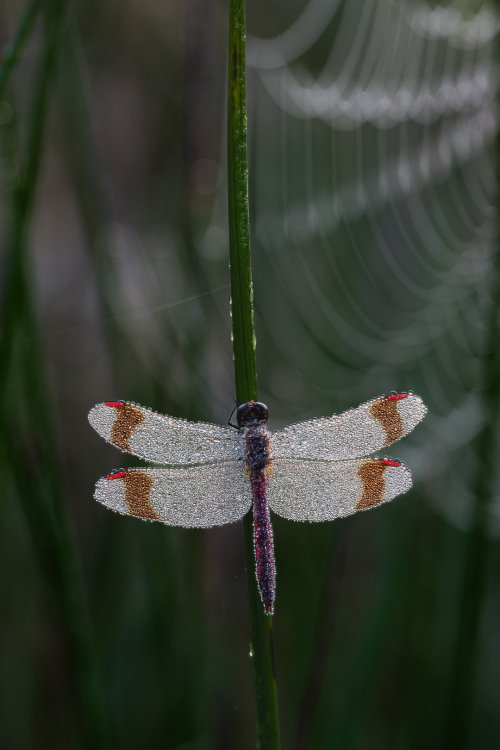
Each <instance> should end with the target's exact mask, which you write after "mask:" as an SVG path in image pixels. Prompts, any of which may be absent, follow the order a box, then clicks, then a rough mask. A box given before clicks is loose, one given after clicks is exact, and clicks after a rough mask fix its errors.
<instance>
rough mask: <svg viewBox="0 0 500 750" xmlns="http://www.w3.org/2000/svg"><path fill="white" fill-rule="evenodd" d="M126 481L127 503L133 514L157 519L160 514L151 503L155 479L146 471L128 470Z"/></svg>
mask: <svg viewBox="0 0 500 750" xmlns="http://www.w3.org/2000/svg"><path fill="white" fill-rule="evenodd" d="M123 481H124V483H125V503H126V505H127V511H128V513H130V515H131V516H138V517H139V518H147V519H148V520H149V521H157V520H158V514H157V513H156V511H155V509H154V508H153V506H152V504H151V490H152V487H153V480H152V479H151V477H150V476H149V474H147V473H146V472H145V471H127V473H126V475H125V477H124V478H123Z"/></svg>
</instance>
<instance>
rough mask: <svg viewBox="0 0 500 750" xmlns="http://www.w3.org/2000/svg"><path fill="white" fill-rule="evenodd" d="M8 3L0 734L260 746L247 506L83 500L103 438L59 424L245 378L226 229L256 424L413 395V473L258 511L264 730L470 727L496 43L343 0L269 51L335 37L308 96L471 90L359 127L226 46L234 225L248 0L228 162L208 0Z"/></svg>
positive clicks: (491, 681) (492, 697)
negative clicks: (298, 99) (324, 504)
mask: <svg viewBox="0 0 500 750" xmlns="http://www.w3.org/2000/svg"><path fill="white" fill-rule="evenodd" d="M320 5H321V3H318V4H317V7H318V8H319V6H320ZM18 6H19V4H18V3H13V2H11V3H8V4H7V5H6V7H5V8H3V9H2V11H1V16H0V22H1V25H2V42H3V44H4V45H7V46H6V47H5V46H4V49H6V50H7V51H6V53H5V55H4V58H3V62H2V67H1V68H0V167H1V169H0V175H1V176H0V190H1V193H0V199H1V200H0V214H1V219H2V221H1V227H2V228H1V235H2V248H3V250H4V252H3V253H2V254H1V259H0V264H1V265H0V268H1V282H0V295H1V296H0V311H1V315H2V321H1V330H0V387H1V393H2V397H1V403H0V414H1V416H2V424H1V427H2V429H1V438H0V462H1V466H2V478H3V485H2V490H1V491H0V511H1V516H0V590H1V591H2V600H1V604H0V643H1V645H0V649H1V658H0V719H1V721H0V746H1V747H2V748H4V747H5V748H9V750H10V748H16V750H28V749H29V750H31V749H32V748H36V749H37V750H39V749H40V750H44V749H45V748H47V749H48V748H50V750H59V749H60V750H66V748H68V747H70V748H98V747H106V748H108V747H119V748H120V750H128V748H130V749H132V748H136V747H154V748H157V747H165V748H169V749H170V748H172V749H176V750H188V749H189V750H215V749H217V750H221V749H222V750H224V749H225V748H228V749H230V750H233V748H236V747H237V748H238V749H239V748H241V750H249V749H250V748H252V747H254V746H255V740H256V736H257V732H256V725H257V721H256V709H255V693H254V682H253V674H252V669H253V666H254V665H255V662H256V661H257V658H259V657H258V651H257V649H256V648H255V647H254V659H253V662H252V659H251V658H250V657H249V651H250V632H251V628H250V623H251V614H253V617H254V627H257V631H256V632H257V635H258V634H259V633H260V637H261V642H262V644H263V645H264V650H265V649H268V648H269V646H270V640H269V637H268V635H269V634H268V632H267V628H268V625H269V621H268V620H267V619H266V618H264V617H263V616H262V614H261V606H260V601H259V600H258V597H257V594H256V591H255V586H254V583H253V578H252V575H250V577H249V582H250V592H251V596H252V597H253V600H252V602H251V608H250V609H249V605H248V593H247V580H246V575H245V568H247V567H249V565H250V561H251V560H252V552H253V550H252V548H251V537H250V533H249V522H248V521H247V523H246V530H245V539H246V545H247V548H246V549H245V544H244V542H243V539H242V527H241V525H238V524H237V525H234V526H230V527H227V528H220V529H214V530H209V531H207V532H202V531H188V530H182V529H170V528H166V527H162V526H160V525H155V524H146V523H140V522H137V521H134V520H131V519H127V518H122V517H118V516H115V515H114V514H111V513H109V512H107V511H105V510H104V509H102V508H101V507H99V506H97V505H96V504H95V503H94V502H93V500H92V493H93V485H94V482H95V480H96V479H97V478H98V477H99V476H102V475H103V474H105V473H107V472H109V471H110V470H111V469H113V468H117V467H119V466H120V465H123V464H125V463H126V462H127V461H128V459H127V458H126V457H124V456H122V455H119V454H118V452H117V451H115V450H113V449H112V448H110V447H109V446H106V445H105V444H104V443H103V442H102V441H101V440H100V439H99V438H98V437H97V436H96V435H95V434H94V433H93V432H92V431H91V429H90V428H89V426H88V424H87V422H86V414H87V411H88V409H89V408H90V407H91V406H92V405H93V404H94V403H96V402H97V401H101V400H103V399H105V398H125V399H130V400H135V401H137V402H140V403H144V404H147V405H150V406H152V407H154V408H156V409H158V410H160V411H164V412H166V413H170V414H174V415H177V416H183V417H187V418H191V419H203V420H210V421H215V422H220V423H225V422H226V420H227V418H228V416H229V414H230V412H231V409H232V407H233V398H237V399H238V400H244V399H247V398H250V397H253V396H255V395H256V393H257V391H256V379H255V370H256V367H255V352H254V346H253V322H252V311H251V295H250V285H249V282H250V279H251V275H252V274H251V268H250V257H249V253H248V251H249V237H250V236H251V239H252V266H253V280H254V293H255V327H256V330H257V341H258V347H257V369H258V373H259V379H258V382H259V391H258V395H259V398H260V399H262V400H263V401H265V402H266V403H267V404H268V406H269V408H270V413H271V420H270V425H269V426H270V429H276V428H278V427H280V426H282V425H284V424H287V423H290V422H293V421H296V420H299V419H305V418H310V417H313V416H320V415H324V414H330V413H333V412H338V411H342V410H343V409H345V408H348V407H350V406H354V405H356V404H357V403H359V402H361V401H363V400H365V399H368V398H370V397H372V396H375V395H377V394H380V393H384V392H387V391H389V390H391V389H405V388H413V389H414V390H415V391H417V392H419V393H420V394H421V395H422V396H423V397H424V399H425V400H426V401H427V402H428V405H429V408H430V413H429V416H428V417H427V418H426V420H425V422H424V423H423V424H422V426H421V427H419V428H418V430H416V431H415V433H414V434H412V435H411V436H410V437H409V438H408V439H407V440H405V442H404V443H403V444H401V446H399V445H398V446H397V447H396V448H395V449H391V454H392V455H395V456H397V457H401V458H403V459H404V460H405V461H406V463H408V464H409V465H410V466H411V467H412V469H413V470H414V474H415V487H414V488H413V490H412V491H411V493H409V494H408V495H407V496H405V497H404V498H402V499H400V500H398V501H396V502H394V503H392V504H391V505H389V506H387V507H384V508H381V509H380V510H377V511H373V512H369V513H364V514H361V515H360V516H357V517H353V518H350V519H346V520H344V521H342V522H338V523H333V524H316V525H315V524H298V523H295V524H294V523H289V522H287V521H284V520H282V519H279V518H275V519H274V533H275V541H276V553H277V569H278V578H277V586H278V591H277V610H276V615H275V617H274V624H273V627H274V633H273V641H274V649H275V653H274V667H275V670H276V675H277V680H278V685H279V692H280V717H281V727H282V734H283V746H284V747H287V748H293V750H305V749H306V748H307V750H309V749H310V750H323V748H334V749H337V748H338V749H339V750H361V749H363V750H364V748H367V747H369V748H370V750H378V749H379V748H380V750H382V749H383V750H386V748H391V749H392V748H397V750H417V748H422V747H425V748H429V750H443V748H446V749H448V748H450V750H457V748H459V747H460V748H468V749H470V750H472V749H474V750H490V748H492V747H494V746H495V744H496V743H497V737H498V734H499V731H500V724H499V716H500V712H499V710H498V685H497V681H498V671H499V667H500V659H499V650H498V632H499V628H500V596H499V587H498V583H497V582H498V579H499V574H500V569H499V558H498V554H497V538H498V521H497V519H498V507H497V502H498V500H497V496H498V491H497V488H498V477H497V471H496V463H497V461H496V456H497V454H498V439H497V438H498V435H497V433H498V404H499V396H498V383H499V382H500V379H499V368H498V345H497V341H498V330H497V327H498V315H497V308H498V305H497V302H498V284H499V275H498V262H497V261H498V257H497V253H496V252H495V250H496V242H497V241H498V240H497V234H498V232H497V228H496V210H497V207H496V202H497V198H496V195H495V181H496V177H495V175H494V169H493V167H492V165H493V162H494V158H495V151H496V149H497V146H496V145H494V135H493V133H494V128H493V129H491V128H489V129H488V127H489V126H488V122H490V121H489V120H488V113H489V114H490V115H491V100H492V93H491V88H488V85H486V84H484V86H483V83H484V81H483V79H480V80H479V83H478V82H477V81H476V79H474V75H475V74H476V73H478V72H481V71H486V73H487V74H489V75H492V71H494V70H495V68H494V66H493V54H492V49H491V44H489V43H488V42H485V43H484V45H483V46H481V47H478V48H477V49H475V48H474V49H467V47H466V46H463V45H462V46H460V44H459V43H458V42H459V40H458V42H457V43H456V44H455V45H453V44H451V43H450V44H448V41H447V37H443V38H439V39H437V41H436V40H434V41H433V40H431V41H429V40H427V41H425V42H422V43H421V42H419V39H420V37H418V34H417V33H416V32H415V31H413V32H411V33H410V31H408V29H409V28H410V26H409V25H408V23H407V22H406V21H407V19H406V16H405V15H404V14H403V12H402V11H401V12H399V11H397V12H396V9H392V10H391V12H390V13H386V14H385V15H384V12H385V11H384V10H383V8H384V7H385V8H387V6H386V5H385V6H383V5H382V3H379V2H377V3H373V4H362V3H351V4H347V3H345V4H341V5H340V6H339V9H338V12H337V13H336V14H334V15H333V16H332V17H331V18H329V19H326V17H325V19H326V20H325V21H324V28H320V29H319V32H318V34H319V35H318V36H317V38H316V39H313V36H314V35H313V34H312V32H311V35H310V37H309V41H308V42H307V45H306V48H304V49H303V51H302V53H301V54H300V55H299V57H298V58H297V61H295V62H294V63H293V64H292V68H291V69H292V70H293V71H294V73H296V74H297V79H298V80H299V81H300V82H302V83H305V84H307V83H308V80H309V79H307V77H304V78H302V77H301V76H302V73H303V71H304V70H307V71H308V74H313V75H318V74H319V73H320V72H321V71H322V70H323V69H324V67H325V65H326V66H328V65H330V67H329V68H327V69H328V76H327V80H326V83H331V82H332V81H335V82H336V83H337V84H338V88H336V89H335V90H333V89H332V90H328V89H327V97H326V101H327V104H328V106H329V107H330V106H331V107H334V105H336V103H338V101H339V100H340V98H341V97H342V96H344V97H348V96H349V95H350V94H349V92H350V91H351V90H353V88H354V87H355V85H356V83H359V86H360V88H361V89H362V90H365V89H366V90H367V91H368V92H370V91H371V90H372V89H371V88H370V87H371V85H372V80H373V81H374V82H375V84H377V85H379V88H380V85H384V86H386V87H387V90H388V91H389V92H390V94H391V95H390V97H389V98H390V99H391V101H393V102H395V101H397V100H398V99H397V96H396V93H395V92H396V91H397V89H398V87H399V86H400V85H402V84H401V81H403V82H404V81H410V82H411V81H414V82H416V83H415V86H416V88H415V90H413V94H412V95H413V96H414V97H415V98H416V96H417V94H418V91H419V90H420V89H419V87H420V88H422V87H424V88H425V87H426V86H428V87H429V89H430V90H431V91H435V90H439V86H440V85H441V83H442V82H443V81H446V82H447V84H450V83H451V84H453V83H456V82H457V81H459V80H460V76H463V77H464V79H465V80H466V81H469V83H470V86H469V89H470V90H469V89H467V87H466V86H465V87H462V89H461V92H462V93H461V95H463V96H465V97H466V96H467V95H468V94H467V91H469V93H470V91H472V92H474V96H476V97H477V99H476V100H474V101H473V100H472V99H469V100H468V103H467V102H465V101H464V102H462V103H461V104H460V103H459V104H457V105H456V107H455V109H454V110H453V108H448V109H446V106H447V105H446V102H447V101H452V102H454V101H458V100H454V99H453V97H452V96H451V95H450V94H449V89H446V88H445V89H442V90H441V93H442V97H441V99H440V101H441V102H442V104H443V108H444V109H443V112H442V113H441V114H438V115H435V117H429V118H427V119H426V118H425V117H421V118H420V119H419V117H408V118H407V119H403V120H401V121H400V122H398V121H397V120H394V121H393V122H392V123H391V122H385V123H382V124H381V123H380V122H378V121H377V119H376V115H373V117H372V118H371V119H370V118H368V119H367V120H366V122H364V123H360V124H358V125H356V126H355V125H354V124H353V123H352V122H347V124H346V121H342V122H341V121H336V120H334V121H333V122H330V121H329V119H328V116H326V117H325V118H323V119H321V117H312V116H311V114H310V113H309V114H308V115H307V116H302V115H301V114H300V113H299V112H295V113H294V114H292V115H290V114H287V113H286V112H285V111H284V109H280V106H278V105H279V104H281V106H282V107H284V105H285V101H284V97H285V89H284V88H278V92H279V97H278V99H279V101H278V102H276V101H275V100H274V99H273V96H272V92H273V89H272V85H271V84H272V78H266V76H265V75H264V74H263V73H259V72H258V71H257V70H256V69H255V68H252V67H251V69H250V70H249V73H248V78H247V98H248V104H249V121H248V133H249V175H250V222H251V226H250V229H251V231H250V232H248V227H247V215H248V214H247V202H246V188H245V181H246V166H245V165H246V154H244V153H243V152H242V151H241V150H239V149H241V148H242V145H243V143H244V135H245V127H246V126H245V113H244V109H243V108H242V107H241V104H242V101H241V95H242V88H241V86H239V87H238V86H237V84H238V82H239V83H240V84H241V83H242V79H241V75H242V70H243V69H242V63H243V57H242V47H241V43H242V37H241V33H239V32H241V30H242V27H241V22H242V17H240V18H238V17H236V21H237V23H236V24H235V25H234V26H233V28H232V32H233V35H234V36H233V37H232V39H233V43H234V44H235V46H233V45H232V46H231V47H230V50H233V52H230V55H229V66H230V68H229V70H230V72H231V73H232V74H233V75H231V76H230V82H232V84H233V85H236V88H233V89H232V88H231V87H230V93H229V100H230V103H232V104H233V105H234V106H232V107H230V108H229V134H230V135H232V136H233V137H232V138H229V146H230V148H229V154H228V158H229V167H230V169H229V185H226V184H225V174H226V167H227V164H226V161H225V159H226V157H225V148H224V143H225V134H224V130H225V112H226V109H225V107H226V104H227V102H226V100H225V91H226V89H225V76H226V73H227V70H226V62H227V36H228V11H229V4H225V3H224V4H218V3H207V2H204V1H203V0H190V1H189V2H185V3H181V2H179V3H175V2H169V3H163V4H161V3H149V4H144V3H128V4H123V3H113V2H111V3H97V2H94V0H91V1H90V2H85V3H83V2H79V3H76V4H68V5H67V7H66V4H65V3H63V2H61V1H60V0H49V1H48V2H45V3H38V2H29V1H28V2H27V4H26V6H25V7H24V8H23V7H18ZM305 6H306V3H305V2H302V3H299V2H286V3H285V2H284V1H283V2H277V3H273V4H269V3H263V2H260V1H258V2H256V3H251V4H249V7H248V12H249V27H250V31H251V32H252V33H253V34H255V35H258V36H260V37H272V36H274V35H275V34H279V33H280V32H281V31H283V30H284V29H286V28H288V27H289V26H290V25H291V24H292V23H293V22H294V21H295V20H296V19H297V18H298V17H299V16H300V13H301V11H302V10H303V8H304V7H305ZM327 6H328V4H327V3H325V4H323V7H324V8H326V7H327ZM232 7H233V10H234V9H237V10H239V12H242V5H241V4H240V3H238V2H236V0H232ZM332 8H333V3H332ZM381 13H382V15H380V14H381ZM381 18H383V23H381V22H380V19H381ZM311 28H312V27H311ZM395 30H396V31H397V33H394V32H395ZM410 30H411V29H410ZM290 39H292V40H293V36H292V37H288V42H286V39H285V42H286V43H285V42H284V47H283V49H284V50H285V52H286V50H290V49H291V47H290V44H291V42H290ZM305 39H306V37H305V36H304V35H299V36H298V37H296V38H295V43H296V44H299V46H300V44H301V43H302V42H303V40H305ZM297 40H298V41H297ZM455 41H456V40H455ZM287 44H288V47H287ZM419 45H420V46H419ZM332 48H333V49H335V51H336V54H335V55H334V56H333V57H332V58H331V61H330V63H329V62H328V60H329V54H330V51H331V49H332ZM478 50H480V51H478ZM235 53H236V54H235ZM264 53H265V50H264V48H262V50H261V52H260V55H261V57H260V58H259V60H260V62H261V63H262V61H263V60H264ZM248 60H249V63H250V66H252V65H255V64H256V63H255V47H254V41H252V39H250V43H249V49H248ZM231 66H233V67H231ZM276 70H279V68H277V69H276ZM493 77H494V75H493ZM481 81H483V83H482V82H481ZM280 85H281V84H280ZM231 91H232V92H233V93H232V94H231ZM447 91H448V94H447V93H446V92H447ZM482 94H484V95H482ZM238 97H240V98H239V99H238ZM280 97H281V99H280ZM380 98H381V96H380ZM361 100H362V98H361ZM361 100H360V99H359V97H358V98H357V99H356V104H357V106H358V107H359V106H361V105H360V104H359V102H360V101H361ZM364 101H367V99H366V97H365V100H364ZM307 106H308V107H310V106H311V102H310V100H309V99H308V100H307ZM422 106H423V105H422ZM346 111H347V112H348V114H349V113H352V112H355V111H357V110H356V108H354V109H349V110H346ZM454 134H455V135H456V137H455V135H454ZM457 134H458V135H457ZM459 136H460V137H459ZM401 157H404V160H406V167H405V163H404V162H403V163H401V161H400V160H401ZM381 175H385V182H384V181H383V180H382V181H381V180H380V177H381ZM228 188H229V195H230V196H232V198H234V199H235V202H234V203H232V204H230V208H229V229H230V232H229V234H228V232H227V227H228V215H227V212H226V205H227V203H226V201H227V194H228ZM334 200H335V201H336V202H334ZM230 247H231V250H232V253H233V255H232V259H231V274H232V275H230V273H229V270H228V253H229V248H230ZM231 285H232V301H233V324H234V358H235V362H236V373H237V381H236V390H235V387H234V363H233V359H232V358H233V350H232V346H231V340H230V337H231V320H230V315H229V302H228V296H229V291H230V286H231ZM133 463H135V462H133ZM252 565H253V561H252ZM254 637H255V636H254ZM256 657H257V658H256ZM258 669H260V674H261V675H262V674H264V675H265V674H266V670H268V671H267V674H268V676H269V662H266V655H265V654H264V659H263V661H262V663H261V665H260V667H259V666H258ZM266 679H267V678H265V680H266ZM273 690H274V686H273V683H272V680H267V682H265V684H264V691H261V692H260V693H259V695H260V697H261V699H262V696H263V695H265V694H266V691H267V697H266V698H265V700H264V702H263V703H261V707H262V706H263V705H265V704H266V702H267V705H269V697H270V695H271V696H272V692H273ZM264 746H266V745H263V747H264ZM267 746H270V747H273V746H275V745H272V744H271V745H270V744H269V743H268V744H267Z"/></svg>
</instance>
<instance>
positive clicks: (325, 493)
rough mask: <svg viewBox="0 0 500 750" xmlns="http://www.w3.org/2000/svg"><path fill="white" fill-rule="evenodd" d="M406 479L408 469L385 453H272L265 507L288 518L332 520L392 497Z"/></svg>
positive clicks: (408, 481) (408, 483) (405, 486)
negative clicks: (317, 456)
mask: <svg viewBox="0 0 500 750" xmlns="http://www.w3.org/2000/svg"><path fill="white" fill-rule="evenodd" d="M411 484H412V482H411V474H410V472H409V470H408V469H407V468H406V467H405V466H403V465H402V464H401V463H400V462H399V461H391V460H390V459H380V458H367V459H363V460H362V461H305V460H287V459H281V460H280V459H275V460H273V463H272V472H271V474H270V477H269V483H268V501H269V507H270V508H271V510H273V511H274V512H275V513H278V515H280V516H283V517H284V518H289V519H290V520H292V521H333V520H334V519H335V518H341V517H342V516H349V515H351V514H352V513H356V512H357V511H358V510H367V509H368V508H373V507H375V506H377V505H380V504H381V503H385V502H387V501H388V500H392V499H393V498H395V497H396V496H397V495H401V494H403V493H404V492H407V491H408V490H409V489H410V487H411Z"/></svg>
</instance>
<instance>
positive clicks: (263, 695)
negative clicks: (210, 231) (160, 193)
mask: <svg viewBox="0 0 500 750" xmlns="http://www.w3.org/2000/svg"><path fill="white" fill-rule="evenodd" d="M245 16H246V14H245V0H230V10H229V50H228V52H229V57H228V113H227V115H228V117H227V154H228V209H229V252H230V263H231V314H232V325H233V352H234V367H235V379H236V397H237V400H238V403H243V402H245V401H248V400H250V399H256V398H257V371H256V363H255V330H254V318H253V288H252V266H251V254H250V232H249V218H248V166H247V165H248V160H247V114H246V98H245V97H246V91H245V78H246V70H245V36H246V34H245V24H246V17H245ZM244 533H245V551H246V565H247V578H248V595H249V603H250V616H251V627H252V646H251V652H252V656H253V664H254V676H255V690H256V703H257V738H258V746H259V747H260V748H262V750H279V748H280V747H281V741H280V729H279V714H278V692H277V683H276V675H275V672H274V660H273V643H272V627H273V625H272V623H273V620H272V617H269V616H266V615H265V614H264V610H263V607H262V603H261V601H260V597H259V593H258V590H257V583H256V580H255V574H254V568H255V561H254V547H253V528H252V519H251V517H250V515H247V516H246V518H245V522H244Z"/></svg>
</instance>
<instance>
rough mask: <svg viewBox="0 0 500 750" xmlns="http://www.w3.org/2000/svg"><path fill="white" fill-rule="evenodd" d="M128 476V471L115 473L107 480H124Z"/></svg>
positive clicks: (109, 475)
mask: <svg viewBox="0 0 500 750" xmlns="http://www.w3.org/2000/svg"><path fill="white" fill-rule="evenodd" d="M126 476H127V472H126V471H114V472H113V473H112V474H108V476H107V477H106V479H123V478H124V477H126Z"/></svg>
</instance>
